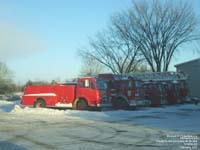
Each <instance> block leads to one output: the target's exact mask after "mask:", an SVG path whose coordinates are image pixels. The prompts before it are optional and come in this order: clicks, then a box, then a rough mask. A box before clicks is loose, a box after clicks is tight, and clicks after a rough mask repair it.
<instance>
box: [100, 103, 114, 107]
mask: <svg viewBox="0 0 200 150" xmlns="http://www.w3.org/2000/svg"><path fill="white" fill-rule="evenodd" d="M97 107H112V104H111V103H102V104H97Z"/></svg>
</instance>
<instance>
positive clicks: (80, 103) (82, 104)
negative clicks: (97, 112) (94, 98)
mask: <svg viewBox="0 0 200 150" xmlns="http://www.w3.org/2000/svg"><path fill="white" fill-rule="evenodd" d="M76 109H77V110H88V104H87V102H86V101H85V100H83V99H80V100H79V101H78V102H77V104H76Z"/></svg>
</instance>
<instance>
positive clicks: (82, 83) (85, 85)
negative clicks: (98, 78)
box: [80, 80, 95, 89]
mask: <svg viewBox="0 0 200 150" xmlns="http://www.w3.org/2000/svg"><path fill="white" fill-rule="evenodd" d="M80 87H81V88H91V89H95V88H94V84H93V83H92V81H90V80H84V81H80Z"/></svg>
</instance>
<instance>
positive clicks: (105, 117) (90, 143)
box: [0, 101, 200, 150]
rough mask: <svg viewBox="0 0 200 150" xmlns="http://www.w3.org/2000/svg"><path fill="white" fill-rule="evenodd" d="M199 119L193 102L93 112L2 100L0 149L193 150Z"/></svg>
mask: <svg viewBox="0 0 200 150" xmlns="http://www.w3.org/2000/svg"><path fill="white" fill-rule="evenodd" d="M199 116H200V105H193V104H184V105H174V106H165V107H160V108H140V109H138V110H136V111H124V110H117V111H102V112H92V111H74V110H66V111H64V110H56V109H39V108H38V109H36V108H28V107H25V108H23V107H21V106H20V101H16V102H7V101H0V150H7V149H8V150H29V149H32V150H36V149H41V150H46V149H62V150H63V149H69V150H71V149H80V150H82V149H83V150H84V149H87V150H88V149H89V150H90V149H91V150H95V149H102V150H106V149H117V150H121V149H130V150H132V149H136V150H143V149H150V150H157V149H161V150H167V149H170V150H173V149H174V150H177V149H188V150H189V149H190V150H191V149H192V150H197V149H198V148H200V147H199V146H200V145H199V138H200V119H199ZM189 140H193V141H189ZM191 146H193V147H192V148H191Z"/></svg>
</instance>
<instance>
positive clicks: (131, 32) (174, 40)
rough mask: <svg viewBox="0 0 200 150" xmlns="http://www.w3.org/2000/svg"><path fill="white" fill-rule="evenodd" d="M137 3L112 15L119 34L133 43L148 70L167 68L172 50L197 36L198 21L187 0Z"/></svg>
mask: <svg viewBox="0 0 200 150" xmlns="http://www.w3.org/2000/svg"><path fill="white" fill-rule="evenodd" d="M151 2H152V3H149V1H148V2H145V1H143V2H141V1H140V3H138V1H137V2H134V1H133V6H132V7H131V8H130V9H128V10H127V11H123V12H120V13H118V14H116V15H115V16H114V17H113V18H112V25H113V26H114V27H115V28H116V29H117V30H116V32H118V33H119V34H120V35H121V36H123V37H124V38H125V39H126V40H127V41H129V42H131V43H132V45H135V46H136V47H137V48H138V49H139V50H140V52H141V53H142V54H143V56H144V57H145V59H146V61H147V63H148V64H149V66H150V67H151V69H152V71H157V72H160V71H167V70H168V67H169V64H170V62H171V59H172V57H173V56H174V54H175V52H176V51H178V50H179V49H180V48H181V46H183V44H185V43H187V42H188V43H189V42H191V41H195V40H199V39H200V34H199V30H198V29H199V22H198V17H197V16H196V15H195V14H194V11H193V9H192V7H191V6H190V5H189V4H188V3H182V1H179V2H180V3H178V4H177V3H176V4H175V3H173V1H162V2H161V1H158V0H154V1H151Z"/></svg>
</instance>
